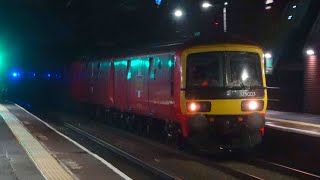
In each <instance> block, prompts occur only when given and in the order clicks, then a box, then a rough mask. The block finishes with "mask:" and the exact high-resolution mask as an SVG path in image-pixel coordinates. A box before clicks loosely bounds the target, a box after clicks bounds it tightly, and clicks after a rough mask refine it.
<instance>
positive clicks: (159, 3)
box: [154, 0, 162, 6]
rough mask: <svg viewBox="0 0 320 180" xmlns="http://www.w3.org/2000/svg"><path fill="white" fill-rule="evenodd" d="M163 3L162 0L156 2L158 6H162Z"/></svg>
mask: <svg viewBox="0 0 320 180" xmlns="http://www.w3.org/2000/svg"><path fill="white" fill-rule="evenodd" d="M161 1H162V0H155V1H154V2H155V3H156V5H158V6H160V5H161Z"/></svg>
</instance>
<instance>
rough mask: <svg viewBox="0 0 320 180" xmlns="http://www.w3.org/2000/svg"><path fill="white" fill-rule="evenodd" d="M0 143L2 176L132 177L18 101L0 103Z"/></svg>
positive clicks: (35, 179) (5, 179)
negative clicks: (21, 105) (16, 102)
mask: <svg viewBox="0 0 320 180" xmlns="http://www.w3.org/2000/svg"><path fill="white" fill-rule="evenodd" d="M0 143H1V147H0V180H11V179H22V180H23V179H27V180H29V179H32V180H42V179H49V180H51V179H54V180H56V179H57V180H68V179H90V180H92V179H112V180H113V179H116V180H118V179H130V178H129V177H128V176H126V175H125V174H124V173H122V172H121V171H120V170H118V169H117V168H116V167H114V166H113V165H112V164H110V163H108V162H106V161H105V160H103V159H102V158H100V157H99V156H97V155H96V154H94V153H91V152H90V151H89V150H88V149H86V148H84V147H83V146H81V145H80V144H77V143H76V142H75V141H73V140H72V139H70V138H68V137H67V136H65V135H64V134H62V133H60V132H59V131H58V130H56V129H54V128H53V127H51V126H50V125H49V124H47V123H45V122H43V121H42V120H41V119H40V118H38V117H36V116H35V115H33V114H31V113H30V112H28V111H26V110H25V109H23V108H22V107H20V106H18V105H15V104H0Z"/></svg>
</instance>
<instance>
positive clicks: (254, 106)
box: [241, 100, 264, 111]
mask: <svg viewBox="0 0 320 180" xmlns="http://www.w3.org/2000/svg"><path fill="white" fill-rule="evenodd" d="M263 104H264V102H263V101H261V100H246V101H242V103H241V110H242V111H261V110H262V109H263Z"/></svg>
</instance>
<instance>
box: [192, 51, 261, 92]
mask: <svg viewBox="0 0 320 180" xmlns="http://www.w3.org/2000/svg"><path fill="white" fill-rule="evenodd" d="M261 86H262V74H261V66H260V59H259V55H258V54H257V53H251V52H203V53H193V54H190V55H188V57H187V88H201V87H208V88H232V89H233V88H236V89H244V88H253V87H261Z"/></svg>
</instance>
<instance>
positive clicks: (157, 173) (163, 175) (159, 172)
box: [64, 122, 180, 180]
mask: <svg viewBox="0 0 320 180" xmlns="http://www.w3.org/2000/svg"><path fill="white" fill-rule="evenodd" d="M64 126H65V127H67V128H69V129H71V130H73V131H74V132H76V133H78V134H79V135H81V136H84V137H86V138H88V139H90V140H91V141H93V142H95V143H97V144H99V145H100V146H102V147H104V148H105V149H107V150H109V151H111V152H113V153H115V154H116V155H119V156H121V157H123V158H125V159H127V160H128V161H130V162H132V163H134V164H135V165H137V166H139V167H141V168H143V169H145V170H147V171H149V172H151V173H152V174H154V175H155V176H156V177H159V178H160V179H165V180H179V179H180V178H178V177H175V176H173V175H170V174H168V173H166V172H164V171H162V170H160V169H158V168H156V167H154V166H151V165H149V164H148V163H145V162H143V161H141V160H140V159H138V158H136V157H134V156H132V155H130V154H128V153H126V152H124V151H122V150H121V149H119V148H117V147H115V146H113V145H111V144H109V143H107V142H105V141H103V140H101V139H99V138H97V137H95V136H93V135H91V134H89V133H87V132H85V131H83V130H81V129H79V128H77V127H75V126H73V125H71V124H69V123H66V122H65V123H64Z"/></svg>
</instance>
